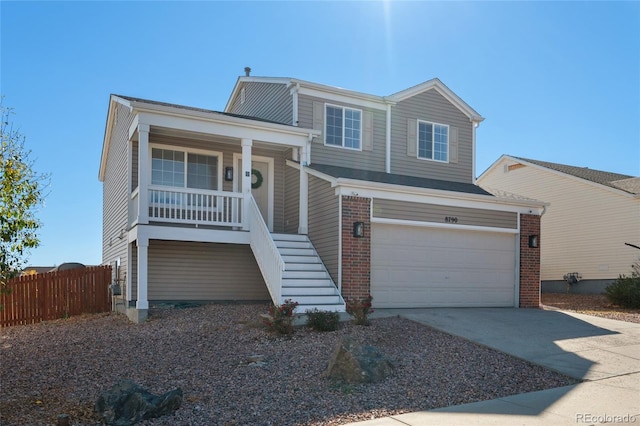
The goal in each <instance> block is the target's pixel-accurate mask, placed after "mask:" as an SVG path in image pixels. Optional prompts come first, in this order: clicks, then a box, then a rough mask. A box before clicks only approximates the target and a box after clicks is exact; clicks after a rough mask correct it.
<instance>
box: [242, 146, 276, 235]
mask: <svg viewBox="0 0 640 426" xmlns="http://www.w3.org/2000/svg"><path fill="white" fill-rule="evenodd" d="M235 164H236V167H235V170H237V173H236V176H235V177H234V182H235V183H237V189H236V188H235V185H234V190H237V191H238V192H242V156H241V155H239V156H236V161H235ZM272 168H273V159H272V158H267V157H258V156H255V155H254V156H252V157H251V195H253V198H255V200H256V204H258V208H259V209H260V213H262V218H263V219H264V221H265V223H266V224H267V226H268V227H269V230H270V231H273V182H272V177H271V174H272V173H271V170H272Z"/></svg>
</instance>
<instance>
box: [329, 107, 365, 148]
mask: <svg viewBox="0 0 640 426" xmlns="http://www.w3.org/2000/svg"><path fill="white" fill-rule="evenodd" d="M325 111H326V114H325V117H326V124H325V134H326V138H325V144H326V145H331V146H341V147H343V148H350V149H358V150H359V149H361V143H360V141H361V139H362V111H360V110H357V109H352V108H343V107H337V106H332V105H327V106H326V110H325Z"/></svg>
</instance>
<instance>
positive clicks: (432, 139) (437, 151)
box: [418, 121, 449, 162]
mask: <svg viewBox="0 0 640 426" xmlns="http://www.w3.org/2000/svg"><path fill="white" fill-rule="evenodd" d="M418 158H424V159H427V160H435V161H443V162H448V161H449V126H447V125H445V124H437V123H429V122H426V121H418Z"/></svg>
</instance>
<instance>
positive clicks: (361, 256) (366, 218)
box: [342, 197, 371, 299]
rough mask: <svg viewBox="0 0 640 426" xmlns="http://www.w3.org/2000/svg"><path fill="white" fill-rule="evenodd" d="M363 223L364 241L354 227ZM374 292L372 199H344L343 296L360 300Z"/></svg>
mask: <svg viewBox="0 0 640 426" xmlns="http://www.w3.org/2000/svg"><path fill="white" fill-rule="evenodd" d="M354 222H364V237H362V238H355V237H354V236H353V223H354ZM370 292H371V199H369V198H362V197H342V296H343V297H344V298H345V299H361V298H364V297H367V296H368V295H369V293H370Z"/></svg>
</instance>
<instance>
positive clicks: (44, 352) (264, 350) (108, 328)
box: [0, 304, 575, 425]
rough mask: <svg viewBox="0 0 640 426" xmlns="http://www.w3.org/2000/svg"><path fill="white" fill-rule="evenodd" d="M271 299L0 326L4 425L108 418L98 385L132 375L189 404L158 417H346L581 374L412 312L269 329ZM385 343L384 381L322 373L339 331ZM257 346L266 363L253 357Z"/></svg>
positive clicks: (269, 421) (190, 420)
mask: <svg viewBox="0 0 640 426" xmlns="http://www.w3.org/2000/svg"><path fill="white" fill-rule="evenodd" d="M266 310H267V305H256V304H248V305H207V306H202V307H191V308H188V309H176V308H171V309H169V308H164V309H154V310H152V311H151V316H150V319H149V321H147V322H146V323H143V324H138V325H136V324H132V323H130V322H128V320H127V319H126V318H125V317H124V316H122V315H117V314H103V315H92V316H84V317H75V318H70V319H64V320H58V321H50V322H47V323H41V324H37V325H30V326H16V327H9V328H5V329H0V360H1V362H0V383H1V386H2V392H0V424H2V425H48V424H55V422H56V416H57V415H58V414H62V413H66V414H69V415H70V417H71V420H72V424H75V425H90V424H98V422H97V420H96V418H95V417H94V414H93V405H94V403H95V401H96V399H97V398H98V396H99V394H100V393H101V392H102V391H103V390H105V389H108V388H110V387H111V386H112V385H113V384H115V383H116V382H117V381H118V380H119V379H122V378H128V379H132V380H134V381H136V382H137V383H139V384H140V385H142V386H144V387H146V388H147V389H148V390H149V391H151V392H153V393H156V394H162V393H164V392H167V391H169V390H171V389H173V388H175V387H180V388H182V390H183V392H184V401H183V404H182V407H181V408H180V409H179V410H178V411H177V412H176V413H175V414H174V415H173V416H167V417H163V418H159V419H155V420H149V421H147V422H145V423H143V424H148V425H339V424H344V423H348V422H353V421H358V420H368V419H372V418H378V417H384V416H388V415H392V414H399V413H405V412H412V411H418V410H427V409H431V408H436V407H443V406H449V405H454V404H463V403H467V402H473V401H480V400H487V399H493V398H498V397H503V396H507V395H513V394H518V393H522V392H531V391H537V390H541V389H547V388H552V387H558V386H564V385H568V384H571V383H575V380H573V379H571V378H568V377H566V376H564V375H561V374H558V373H555V372H552V371H549V370H546V369H544V368H542V367H539V366H535V365H532V364H530V363H528V362H525V361H522V360H519V359H516V358H513V357H511V356H508V355H505V354H502V353H500V352H497V351H494V350H491V349H488V348H486V347H483V346H479V345H476V344H474V343H471V342H469V341H466V340H464V339H461V338H457V337H453V336H450V335H448V334H445V333H442V332H439V331H436V330H434V329H431V328H429V327H426V326H423V325H420V324H417V323H414V322H411V321H409V320H405V319H401V318H395V317H394V318H380V319H375V320H372V321H371V325H370V326H355V325H353V324H351V323H343V324H342V325H341V327H340V329H339V330H337V331H333V332H324V333H321V332H315V331H312V330H310V329H308V328H306V327H300V328H298V329H296V332H295V334H294V335H293V337H291V338H285V337H279V336H275V335H272V334H269V333H267V332H266V330H265V329H264V328H263V327H262V325H261V324H260V322H259V319H258V318H259V314H260V313H263V312H266ZM343 335H351V336H353V337H354V338H355V339H356V340H358V341H361V342H367V343H368V344H371V345H374V346H376V347H378V348H379V349H380V350H381V351H382V352H383V353H384V354H385V355H386V356H387V357H388V358H389V359H391V360H392V362H393V364H394V367H395V374H394V375H393V376H392V377H390V378H387V379H386V380H385V381H383V382H381V383H376V384H367V385H348V384H341V383H336V382H332V381H330V380H329V379H327V378H325V377H323V373H324V371H325V370H326V368H327V365H328V361H329V359H330V357H331V354H332V352H333V350H334V348H335V346H336V344H337V342H338V339H339V337H340V336H343ZM253 355H262V356H264V361H265V362H266V364H265V365H263V366H254V365H250V360H251V357H252V356H253Z"/></svg>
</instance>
